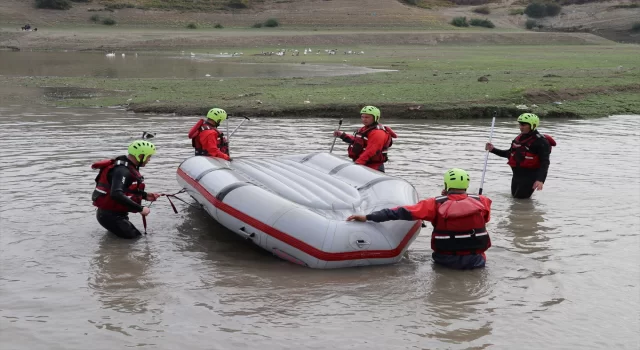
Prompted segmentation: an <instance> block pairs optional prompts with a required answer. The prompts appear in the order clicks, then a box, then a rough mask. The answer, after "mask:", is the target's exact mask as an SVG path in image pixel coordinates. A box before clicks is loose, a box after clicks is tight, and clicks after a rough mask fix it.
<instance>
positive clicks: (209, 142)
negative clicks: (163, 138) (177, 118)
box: [189, 108, 231, 160]
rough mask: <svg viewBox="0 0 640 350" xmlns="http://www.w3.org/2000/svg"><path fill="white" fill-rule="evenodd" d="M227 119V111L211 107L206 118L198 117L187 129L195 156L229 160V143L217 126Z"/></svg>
mask: <svg viewBox="0 0 640 350" xmlns="http://www.w3.org/2000/svg"><path fill="white" fill-rule="evenodd" d="M226 119H227V112H225V110H223V109H220V108H212V109H211V110H209V113H207V119H206V120H205V119H200V120H199V121H198V122H197V123H196V124H195V125H194V126H193V127H192V128H191V130H190V131H189V138H190V139H191V145H192V146H193V148H194V149H195V154H196V156H211V157H216V158H222V159H224V160H231V157H229V143H228V142H227V137H226V136H225V135H224V134H223V133H222V132H220V131H218V127H219V126H220V123H222V122H223V121H224V120H226Z"/></svg>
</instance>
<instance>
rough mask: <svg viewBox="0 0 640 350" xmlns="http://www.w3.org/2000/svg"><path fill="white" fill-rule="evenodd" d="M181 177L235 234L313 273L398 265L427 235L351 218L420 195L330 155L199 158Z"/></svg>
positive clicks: (414, 227)
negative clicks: (368, 266) (226, 159)
mask: <svg viewBox="0 0 640 350" xmlns="http://www.w3.org/2000/svg"><path fill="white" fill-rule="evenodd" d="M177 173H178V174H177V179H178V183H179V184H180V185H181V186H182V187H184V188H186V190H187V192H188V193H189V194H190V195H191V196H192V197H193V198H194V199H195V200H196V201H197V202H198V203H200V204H201V205H202V206H203V207H204V209H205V210H206V211H207V212H208V213H209V215H211V216H212V217H213V218H214V219H215V220H217V221H218V222H220V223H221V224H222V225H224V226H225V227H227V228H228V229H229V230H231V231H233V232H235V233H237V234H238V235H240V236H242V237H244V238H246V239H248V240H251V241H253V243H255V244H257V245H259V246H260V247H262V248H264V249H266V250H267V251H269V252H272V253H273V254H275V255H277V256H278V257H280V258H282V259H285V260H288V261H291V262H293V263H296V264H300V265H304V266H308V267H312V268H318V269H330V268H339V267H349V266H363V265H379V264H391V263H395V262H397V261H399V260H400V259H402V256H403V254H404V252H405V251H406V250H407V249H408V248H409V246H410V245H411V243H412V242H413V240H414V239H415V238H416V237H417V236H418V234H419V233H420V228H421V224H422V222H421V221H389V222H384V223H373V222H367V223H360V222H347V221H345V219H346V218H347V217H348V216H349V215H352V214H367V213H369V212H371V211H373V210H378V209H383V208H391V207H395V206H399V205H407V204H413V203H416V202H417V201H418V194H417V192H416V190H415V188H414V187H413V186H412V185H411V184H410V183H408V182H407V181H405V180H402V179H400V178H396V177H393V176H389V175H385V174H384V173H381V172H378V171H374V170H371V169H369V168H366V167H364V166H360V165H356V164H354V163H353V162H352V161H351V160H350V159H346V158H344V159H343V158H340V157H337V156H334V155H332V154H329V153H313V154H306V155H294V156H281V157H277V158H270V159H260V158H237V159H234V160H233V161H232V162H227V161H225V160H222V159H219V158H211V157H204V156H194V157H191V158H188V159H187V160H185V161H184V162H182V164H180V167H179V168H178V171H177Z"/></svg>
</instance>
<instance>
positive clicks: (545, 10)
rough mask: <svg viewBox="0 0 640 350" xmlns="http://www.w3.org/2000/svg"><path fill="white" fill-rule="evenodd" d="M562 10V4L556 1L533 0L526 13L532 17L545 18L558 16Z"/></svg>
mask: <svg viewBox="0 0 640 350" xmlns="http://www.w3.org/2000/svg"><path fill="white" fill-rule="evenodd" d="M561 11H562V6H560V5H558V4H556V3H554V2H548V3H542V2H533V3H531V4H529V5H527V7H526V8H525V9H524V14H525V15H527V16H529V17H531V18H543V17H553V16H557V15H558V14H559V13H560V12H561Z"/></svg>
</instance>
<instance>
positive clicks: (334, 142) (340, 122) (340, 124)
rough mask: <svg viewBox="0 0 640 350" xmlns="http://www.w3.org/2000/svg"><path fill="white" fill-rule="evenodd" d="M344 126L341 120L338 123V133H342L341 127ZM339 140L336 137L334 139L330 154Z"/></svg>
mask: <svg viewBox="0 0 640 350" xmlns="http://www.w3.org/2000/svg"><path fill="white" fill-rule="evenodd" d="M341 126H342V118H340V121H339V122H338V131H340V127H341ZM337 138H338V136H334V137H333V143H332V144H331V149H330V150H329V153H331V152H333V146H335V145H336V139H337Z"/></svg>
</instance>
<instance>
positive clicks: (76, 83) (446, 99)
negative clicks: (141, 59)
mask: <svg viewBox="0 0 640 350" xmlns="http://www.w3.org/2000/svg"><path fill="white" fill-rule="evenodd" d="M289 48H291V49H299V50H300V51H302V50H303V49H304V48H303V47H289ZM311 48H312V51H313V52H314V54H311V55H306V56H305V55H303V54H300V56H291V53H287V55H285V56H282V57H279V56H263V55H257V54H259V53H260V52H261V51H262V50H263V49H260V50H258V49H255V48H253V49H249V48H245V49H243V48H237V47H236V48H228V49H225V48H220V49H218V48H216V49H215V51H213V50H209V51H211V53H219V52H227V51H228V52H243V55H242V56H240V57H233V58H224V59H227V60H233V61H234V62H244V63H267V62H268V63H274V62H279V63H291V64H348V65H353V66H365V67H370V68H380V69H389V70H394V71H391V72H382V73H372V74H365V75H356V76H340V77H316V78H268V79H265V78H261V79H255V78H231V79H218V78H207V77H202V78H199V79H195V80H194V79H164V78H158V79H104V78H95V77H73V78H59V77H29V78H26V77H13V78H12V77H2V78H0V79H1V80H0V81H4V83H6V84H13V85H20V86H26V87H38V88H45V92H46V96H48V101H49V102H52V103H55V104H56V105H63V106H111V105H127V106H128V107H129V108H130V109H132V110H134V111H137V112H174V113H177V114H187V115H188V114H199V113H204V112H205V111H206V110H207V109H209V108H211V107H212V106H219V107H222V108H225V109H227V110H228V111H229V112H230V113H234V114H236V115H278V116H287V115H295V116H301V115H313V116H331V117H333V116H336V115H341V114H344V113H354V111H356V110H357V109H358V108H359V106H362V105H364V104H373V105H378V106H380V107H381V108H382V110H383V114H384V115H385V116H388V117H402V118H440V117H442V118H462V117H490V116H493V115H498V116H502V115H504V116H508V115H514V114H516V113H519V112H520V111H522V109H518V108H517V106H519V105H526V106H527V108H528V109H527V110H530V111H533V112H535V113H538V114H540V115H541V116H548V117H554V116H562V117H566V116H570V117H598V116H604V115H608V114H615V113H635V114H638V113H640V67H639V65H640V60H639V59H638V57H640V47H638V46H636V45H548V46H544V45H530V46H504V45H476V46H468V45H467V46H459V45H452V46H446V45H439V46H421V45H400V46H391V45H387V46H368V45H358V46H349V47H338V48H337V49H338V54H337V55H327V54H326V53H324V49H325V47H313V46H312V47H311ZM333 48H336V47H333ZM265 49H268V48H265ZM272 50H276V48H275V47H274V48H272ZM317 50H322V54H319V55H316V54H315V52H316V51H317ZM347 50H353V51H357V52H360V51H363V52H364V54H361V55H345V54H343V52H344V51H347ZM205 52H206V51H200V52H198V51H195V53H196V54H200V53H205ZM141 54H142V53H141ZM220 59H221V58H219V60H220ZM480 77H484V78H483V79H481V80H486V81H478V80H479V78H480ZM520 108H522V106H520Z"/></svg>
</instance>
